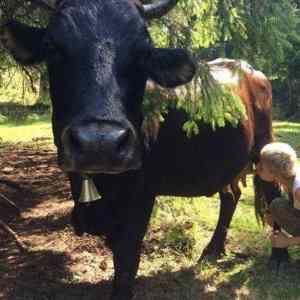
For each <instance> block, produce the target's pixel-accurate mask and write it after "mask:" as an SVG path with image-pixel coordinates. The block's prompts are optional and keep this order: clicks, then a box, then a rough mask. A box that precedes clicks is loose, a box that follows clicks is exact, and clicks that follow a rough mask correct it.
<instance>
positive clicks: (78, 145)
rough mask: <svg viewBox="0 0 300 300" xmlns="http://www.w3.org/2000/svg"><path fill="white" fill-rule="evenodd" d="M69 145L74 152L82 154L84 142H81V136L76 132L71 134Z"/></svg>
mask: <svg viewBox="0 0 300 300" xmlns="http://www.w3.org/2000/svg"><path fill="white" fill-rule="evenodd" d="M69 145H70V147H71V149H72V150H75V151H77V152H80V151H81V150H82V141H81V140H80V135H78V133H77V132H76V131H74V130H70V132H69Z"/></svg>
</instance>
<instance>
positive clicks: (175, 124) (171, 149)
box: [145, 60, 272, 196]
mask: <svg viewBox="0 0 300 300" xmlns="http://www.w3.org/2000/svg"><path fill="white" fill-rule="evenodd" d="M215 62H216V64H218V68H220V67H221V68H227V69H230V68H232V67H233V66H232V65H231V63H233V62H234V63H235V64H236V61H233V60H224V61H220V60H218V61H215ZM240 73H241V75H242V78H241V79H240V80H239V81H237V82H236V83H233V81H230V85H231V88H232V90H233V91H234V92H235V93H236V94H238V95H239V96H240V97H241V99H242V101H243V103H244V105H245V107H246V112H247V117H246V118H245V120H243V121H242V122H241V123H240V125H239V126H238V127H236V128H235V127H233V126H231V125H227V126H225V127H224V128H218V129H217V130H215V131H214V130H212V129H211V127H210V126H208V125H205V124H203V123H202V124H199V129H200V132H199V134H198V135H196V136H193V137H192V138H187V136H186V133H185V132H183V130H182V126H183V124H184V122H185V121H186V120H187V115H186V113H184V112H183V111H178V110H170V111H169V114H168V116H167V117H166V120H165V122H164V123H163V124H162V126H161V129H160V132H159V135H158V139H157V142H156V143H155V144H154V146H153V147H152V150H151V152H150V153H149V154H148V156H147V158H146V161H145V170H146V174H147V177H148V178H147V180H148V181H147V182H150V183H151V186H152V189H153V190H155V191H156V193H157V194H163V195H181V196H184V195H186V196H190V195H193V196H195V195H211V194H213V193H215V192H217V191H219V190H221V189H222V187H223V186H224V185H226V184H229V183H230V182H231V181H232V180H233V179H234V177H235V176H236V175H237V174H238V173H239V172H240V171H241V170H242V169H243V168H244V167H245V166H246V164H247V163H248V162H249V161H254V160H255V159H256V157H257V155H258V153H259V150H260V148H261V147H262V145H264V144H265V143H267V142H270V140H271V139H272V129H271V104H272V93H271V86H270V83H269V81H268V80H267V78H266V77H265V76H264V75H263V74H262V73H261V72H259V71H256V70H254V69H253V68H252V67H251V66H249V65H248V64H245V63H244V64H243V65H241V72H240ZM228 74H229V73H228ZM234 77H235V75H234V76H233V78H232V79H234ZM224 78H225V77H223V79H224ZM226 80H227V79H226ZM234 80H235V79H234Z"/></svg>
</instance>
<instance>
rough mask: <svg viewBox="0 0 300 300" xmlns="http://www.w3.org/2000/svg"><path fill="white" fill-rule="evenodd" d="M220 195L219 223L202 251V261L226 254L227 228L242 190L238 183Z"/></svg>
mask: <svg viewBox="0 0 300 300" xmlns="http://www.w3.org/2000/svg"><path fill="white" fill-rule="evenodd" d="M219 195H220V200H221V204H220V211H219V220H218V224H217V227H216V229H215V232H214V234H213V236H212V238H211V240H210V242H209V244H208V245H207V246H206V247H205V249H204V250H203V252H202V255H201V257H200V261H202V260H203V259H205V260H214V259H217V258H219V257H221V256H222V255H223V254H225V240H226V235H227V230H228V228H229V226H230V222H231V220H232V217H233V214H234V212H235V209H236V205H237V203H238V200H239V199H240V196H241V191H240V189H239V187H238V185H236V186H232V188H231V190H228V191H222V192H220V193H219Z"/></svg>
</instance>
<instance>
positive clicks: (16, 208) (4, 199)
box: [0, 193, 20, 213]
mask: <svg viewBox="0 0 300 300" xmlns="http://www.w3.org/2000/svg"><path fill="white" fill-rule="evenodd" d="M0 200H1V201H2V202H4V203H6V204H8V205H9V206H12V207H13V208H14V209H15V210H17V212H18V213H20V208H19V207H18V206H17V205H16V204H15V203H14V202H12V201H11V200H9V199H8V198H7V197H6V196H5V195H3V194H2V193H0Z"/></svg>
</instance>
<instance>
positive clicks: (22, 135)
mask: <svg viewBox="0 0 300 300" xmlns="http://www.w3.org/2000/svg"><path fill="white" fill-rule="evenodd" d="M0 139H1V141H2V142H11V143H16V142H30V141H32V140H35V139H49V140H52V129H51V124H50V118H49V117H48V116H47V117H44V118H40V119H39V120H36V121H28V122H26V123H25V124H16V123H15V122H8V123H6V124H2V125H1V124H0Z"/></svg>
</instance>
